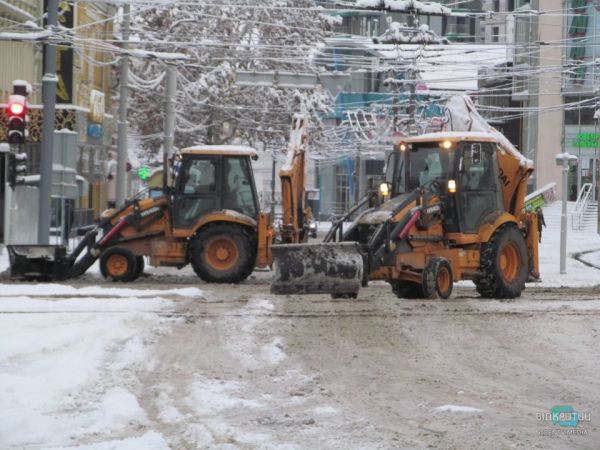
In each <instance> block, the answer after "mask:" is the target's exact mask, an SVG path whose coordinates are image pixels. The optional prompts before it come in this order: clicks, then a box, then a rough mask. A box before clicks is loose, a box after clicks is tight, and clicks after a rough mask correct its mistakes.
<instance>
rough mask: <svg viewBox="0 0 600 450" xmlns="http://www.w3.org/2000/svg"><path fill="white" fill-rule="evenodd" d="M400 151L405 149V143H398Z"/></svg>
mask: <svg viewBox="0 0 600 450" xmlns="http://www.w3.org/2000/svg"><path fill="white" fill-rule="evenodd" d="M400 151H401V152H404V151H406V144H400Z"/></svg>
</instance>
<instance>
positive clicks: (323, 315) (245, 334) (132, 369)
mask: <svg viewBox="0 0 600 450" xmlns="http://www.w3.org/2000/svg"><path fill="white" fill-rule="evenodd" d="M175 279H176V280H177V284H178V286H179V287H175V286H174V285H172V284H171V283H173V282H174V281H175ZM89 281H90V280H82V281H81V282H78V283H77V284H74V285H73V286H62V287H61V286H58V287H57V286H54V287H52V289H54V290H55V291H54V292H53V291H50V288H48V289H46V290H45V291H46V292H44V293H43V294H42V293H40V290H39V288H38V287H35V288H33V287H32V288H27V286H23V285H19V286H18V289H20V290H22V289H25V293H24V294H23V295H25V296H26V298H21V299H15V298H14V296H13V295H14V292H12V291H11V289H15V288H17V286H16V285H2V288H1V289H0V312H1V313H0V330H1V331H0V366H1V367H2V370H1V371H0V374H1V375H0V381H1V382H0V398H2V404H1V406H0V443H3V444H2V445H1V447H2V448H6V447H8V448H35V449H37V448H44V449H45V448H83V449H90V450H91V449H93V450H97V449H109V448H110V449H115V448H117V449H138V448H139V449H163V448H173V449H188V448H189V449H195V448H221V449H234V448H273V449H292V448H332V449H333V448H361V449H364V448H382V449H387V448H425V447H427V446H432V447H433V448H449V449H452V448H455V449H465V448H486V449H496V448H497V449H505V448H513V447H517V448H518V447H521V448H589V449H597V443H598V442H599V441H600V429H599V423H598V420H600V419H598V415H597V414H598V412H599V411H600V378H599V377H598V373H600V346H599V345H598V344H599V340H600V300H599V298H600V289H598V288H587V287H582V288H574V289H573V288H572V289H569V290H565V289H557V288H542V287H538V288H535V287H529V288H528V290H527V291H526V293H525V295H524V296H523V298H521V299H520V300H518V301H516V302H513V303H501V302H497V301H481V300H478V299H476V298H473V296H474V294H475V293H474V290H473V289H472V288H470V287H460V288H458V289H457V292H456V293H455V294H454V296H453V298H452V299H451V300H450V301H448V302H424V301H407V300H399V299H396V298H395V297H393V296H392V294H391V291H390V289H389V287H388V286H386V285H383V284H381V285H374V286H372V287H370V288H369V289H365V290H363V291H362V292H361V294H360V296H359V298H358V299H357V300H336V301H332V300H330V299H329V298H328V297H326V296H307V297H298V298H293V297H275V296H271V295H270V294H268V285H267V274H261V273H258V274H257V275H256V277H255V278H254V280H252V281H250V282H248V283H246V284H244V285H240V286H225V287H215V286H210V285H204V284H198V287H199V288H200V290H199V289H197V288H195V287H193V286H192V284H197V280H196V279H195V278H194V277H182V278H173V277H170V276H165V277H162V279H161V277H160V276H155V277H153V278H151V279H146V280H145V281H143V282H139V283H134V284H132V285H130V287H132V288H134V289H133V290H114V289H112V290H103V288H108V287H111V288H112V287H113V286H115V285H110V284H104V283H100V287H93V286H87V285H88V284H89ZM96 281H97V280H96ZM182 282H187V283H189V286H188V287H183V288H182V287H181V284H182ZM36 288H37V294H36ZM27 289H31V292H27ZM146 289H152V290H151V291H147V290H146ZM61 290H65V293H64V294H63V295H62V297H59V295H60V294H59V292H61ZM92 296H93V297H94V298H91V297H92ZM9 342H10V344H9ZM555 405H571V406H573V408H575V410H577V411H579V412H581V413H582V415H584V417H586V416H585V414H586V413H589V415H590V417H591V421H589V422H581V423H580V424H579V426H578V427H577V430H584V431H580V432H585V433H587V434H586V435H560V436H556V434H557V433H567V432H569V431H571V432H572V429H571V428H568V427H560V426H558V425H553V424H552V422H551V421H540V420H538V418H539V417H540V416H541V415H543V414H545V413H550V410H551V408H552V407H553V406H555ZM565 430H566V431H565ZM548 433H554V436H551V437H549V436H547V434H548Z"/></svg>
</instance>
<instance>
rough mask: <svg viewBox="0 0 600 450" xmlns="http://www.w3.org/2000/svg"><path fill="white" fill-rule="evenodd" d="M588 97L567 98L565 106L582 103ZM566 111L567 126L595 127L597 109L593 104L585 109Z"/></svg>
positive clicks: (577, 108)
mask: <svg viewBox="0 0 600 450" xmlns="http://www.w3.org/2000/svg"><path fill="white" fill-rule="evenodd" d="M585 99H586V97H565V104H570V103H576V102H581V101H583V100H585ZM568 108H570V109H565V125H594V111H595V110H596V108H595V107H594V105H593V103H591V102H590V104H589V105H585V106H583V107H568Z"/></svg>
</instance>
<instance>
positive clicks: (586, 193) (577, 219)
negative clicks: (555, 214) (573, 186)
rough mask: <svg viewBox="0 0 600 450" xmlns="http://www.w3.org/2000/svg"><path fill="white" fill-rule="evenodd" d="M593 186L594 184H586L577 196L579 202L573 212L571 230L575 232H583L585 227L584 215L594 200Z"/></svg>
mask: <svg viewBox="0 0 600 450" xmlns="http://www.w3.org/2000/svg"><path fill="white" fill-rule="evenodd" d="M592 193H593V186H592V183H585V184H584V185H583V186H581V189H580V190H579V194H578V195H577V201H576V202H575V206H574V207H573V210H572V211H571V228H572V229H573V230H581V229H582V228H583V226H584V220H583V218H584V215H585V211H586V210H587V208H588V205H589V204H590V199H591V198H592Z"/></svg>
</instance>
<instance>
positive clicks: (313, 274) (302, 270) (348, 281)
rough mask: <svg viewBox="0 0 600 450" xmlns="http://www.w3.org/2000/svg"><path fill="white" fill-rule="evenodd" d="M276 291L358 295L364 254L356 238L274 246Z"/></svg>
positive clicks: (272, 289)
mask: <svg viewBox="0 0 600 450" xmlns="http://www.w3.org/2000/svg"><path fill="white" fill-rule="evenodd" d="M272 252H273V260H274V263H275V275H274V279H273V281H272V282H271V293H272V294H283V295H286V294H334V295H336V294H337V295H344V294H350V295H356V294H357V293H358V291H359V289H360V286H361V284H362V278H363V258H362V255H361V254H360V252H359V250H358V244H356V243H355V242H332V243H321V244H286V245H274V246H273V247H272Z"/></svg>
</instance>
